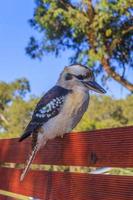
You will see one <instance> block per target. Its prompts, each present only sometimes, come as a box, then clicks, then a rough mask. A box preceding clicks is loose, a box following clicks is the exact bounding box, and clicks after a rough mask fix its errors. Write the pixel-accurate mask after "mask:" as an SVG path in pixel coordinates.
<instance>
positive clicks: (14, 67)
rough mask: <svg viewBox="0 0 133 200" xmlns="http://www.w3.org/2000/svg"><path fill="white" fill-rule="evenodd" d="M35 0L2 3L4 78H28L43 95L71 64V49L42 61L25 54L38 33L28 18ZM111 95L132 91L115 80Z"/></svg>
mask: <svg viewBox="0 0 133 200" xmlns="http://www.w3.org/2000/svg"><path fill="white" fill-rule="evenodd" d="M34 7H35V3H34V1H33V0H21V1H20V0H19V1H18V0H12V1H11V0H6V1H1V6H0V81H6V82H11V81H14V80H15V79H17V78H21V77H25V78H27V79H28V80H29V82H30V85H31V92H32V94H34V95H36V96H39V95H41V94H43V93H44V92H46V91H47V90H48V89H50V88H51V87H52V86H53V85H54V84H55V83H56V80H57V79H58V76H59V73H60V72H61V71H62V69H63V68H64V66H68V65H69V59H68V58H69V57H70V55H71V53H72V52H71V51H65V52H63V53H62V54H61V56H59V57H58V58H56V57H55V56H54V55H51V54H47V55H44V58H43V60H42V61H39V60H33V59H31V58H30V57H29V56H28V55H26V53H25V47H26V46H27V43H28V41H29V37H30V36H32V35H34V34H35V30H33V29H32V28H31V27H30V25H29V23H28V20H29V19H30V18H32V16H33V12H34ZM108 87H109V90H108V92H107V95H109V96H112V97H115V98H124V97H125V96H126V94H128V91H127V90H126V89H124V88H123V87H122V86H120V85H119V84H117V83H116V82H114V81H111V82H110V83H109V84H108Z"/></svg>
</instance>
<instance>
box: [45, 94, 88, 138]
mask: <svg viewBox="0 0 133 200" xmlns="http://www.w3.org/2000/svg"><path fill="white" fill-rule="evenodd" d="M88 102H89V95H88V94H86V93H85V92H82V91H81V92H80V91H78V92H72V93H70V94H68V95H67V96H66V99H65V101H64V104H63V106H62V108H61V111H60V113H59V114H58V115H56V116H55V117H53V118H51V119H50V120H49V121H48V122H46V123H45V124H44V125H43V129H44V135H45V137H46V138H47V139H52V138H55V137H56V136H62V135H63V134H64V133H67V132H71V130H72V129H73V128H74V127H75V126H76V125H77V123H78V122H79V121H80V119H81V118H82V116H83V114H84V112H85V111H86V109H87V107H88Z"/></svg>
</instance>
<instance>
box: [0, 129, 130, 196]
mask: <svg viewBox="0 0 133 200" xmlns="http://www.w3.org/2000/svg"><path fill="white" fill-rule="evenodd" d="M30 146H31V145H30V139H28V140H26V141H24V142H23V143H18V139H2V140H0V163H24V162H25V160H26V158H27V155H28V153H29V152H30V150H31V149H30ZM34 163H35V164H49V165H67V166H88V167H90V166H92V167H133V126H130V127H123V128H112V129H104V130H97V131H89V132H84V133H70V134H66V135H65V137H64V138H63V139H61V138H56V139H54V140H52V141H49V142H48V143H47V145H46V146H45V148H44V149H42V150H41V151H40V152H39V153H38V155H37V157H36V159H35V160H34ZM21 172H22V169H15V168H13V169H11V168H4V167H1V168H0V189H2V190H7V191H10V192H14V193H18V194H23V195H26V196H33V197H36V198H38V199H44V200H66V199H69V200H114V199H116V200H133V177H132V176H118V175H114V176H113V175H98V174H87V173H70V172H48V171H41V170H40V171H39V170H37V171H36V170H31V171H30V172H29V173H28V175H27V176H26V178H25V179H24V181H23V182H20V181H19V177H20V174H21ZM8 198H9V197H8ZM1 199H2V200H4V199H5V200H7V197H5V198H4V196H3V197H2V198H1Z"/></svg>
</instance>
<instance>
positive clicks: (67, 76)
mask: <svg viewBox="0 0 133 200" xmlns="http://www.w3.org/2000/svg"><path fill="white" fill-rule="evenodd" d="M72 78H73V76H72V74H69V73H67V74H66V76H65V80H66V81H68V80H71V79H72Z"/></svg>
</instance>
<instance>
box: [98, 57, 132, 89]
mask: <svg viewBox="0 0 133 200" xmlns="http://www.w3.org/2000/svg"><path fill="white" fill-rule="evenodd" d="M101 63H102V65H103V68H104V70H105V71H106V72H107V74H108V75H110V76H111V77H112V78H113V79H114V80H116V81H117V82H118V83H120V84H121V85H123V86H124V87H125V88H127V89H128V90H130V91H131V92H133V84H132V83H130V82H129V81H128V80H126V79H125V78H123V77H122V76H120V75H119V74H118V73H117V72H115V70H113V69H112V68H111V67H110V65H109V60H108V59H107V58H105V57H103V58H102V60H101Z"/></svg>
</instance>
